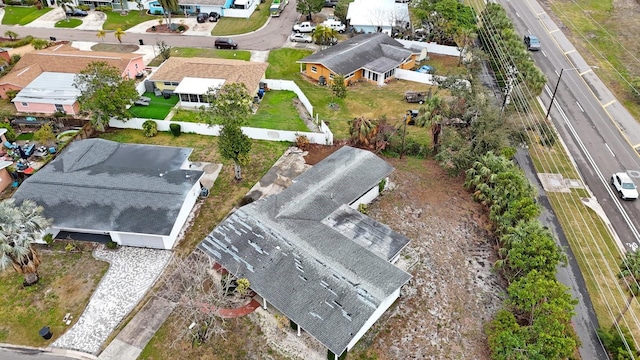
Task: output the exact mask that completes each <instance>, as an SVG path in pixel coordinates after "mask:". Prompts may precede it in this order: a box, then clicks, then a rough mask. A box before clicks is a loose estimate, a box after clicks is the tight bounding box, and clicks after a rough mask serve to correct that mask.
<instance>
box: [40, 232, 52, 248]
mask: <svg viewBox="0 0 640 360" xmlns="http://www.w3.org/2000/svg"><path fill="white" fill-rule="evenodd" d="M42 240H43V241H44V242H46V243H47V246H51V245H52V244H53V235H51V234H46V235H45V236H43V237H42Z"/></svg>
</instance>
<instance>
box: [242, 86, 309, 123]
mask: <svg viewBox="0 0 640 360" xmlns="http://www.w3.org/2000/svg"><path fill="white" fill-rule="evenodd" d="M297 98H298V96H297V95H296V94H295V93H294V92H293V91H268V92H266V93H265V94H264V97H263V98H262V102H261V103H260V107H259V108H258V112H257V113H256V114H255V115H253V116H252V117H251V118H250V119H249V126H251V127H255V128H261V129H275V130H291V131H309V128H307V126H306V125H305V123H304V121H302V120H301V119H300V115H299V114H298V111H297V110H296V108H295V106H293V100H294V99H297Z"/></svg>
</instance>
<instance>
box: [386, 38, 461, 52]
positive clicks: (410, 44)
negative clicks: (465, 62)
mask: <svg viewBox="0 0 640 360" xmlns="http://www.w3.org/2000/svg"><path fill="white" fill-rule="evenodd" d="M396 40H397V41H398V42H400V43H401V44H402V45H403V46H404V47H406V48H414V49H416V48H417V49H423V48H426V49H427V52H430V53H434V54H440V55H449V56H460V50H458V48H457V47H455V46H448V45H440V44H436V43H431V42H423V41H413V40H402V39H396Z"/></svg>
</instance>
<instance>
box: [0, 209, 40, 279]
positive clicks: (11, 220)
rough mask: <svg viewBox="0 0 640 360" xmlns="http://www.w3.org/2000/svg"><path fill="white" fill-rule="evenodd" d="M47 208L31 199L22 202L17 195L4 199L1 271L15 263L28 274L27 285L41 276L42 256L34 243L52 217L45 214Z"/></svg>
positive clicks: (0, 230)
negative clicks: (44, 209)
mask: <svg viewBox="0 0 640 360" xmlns="http://www.w3.org/2000/svg"><path fill="white" fill-rule="evenodd" d="M42 211H43V208H42V207H41V206H37V205H36V203H34V202H33V201H30V200H25V201H23V202H22V204H20V205H19V206H18V205H16V204H15V200H14V199H8V200H4V201H2V202H0V271H3V270H5V269H7V268H8V267H10V266H11V267H13V269H14V270H15V271H16V272H18V273H19V274H22V275H24V285H26V286H29V285H33V284H35V283H36V282H38V280H39V276H38V266H39V265H40V256H39V255H38V252H37V251H36V249H35V248H34V247H33V243H34V242H35V241H36V240H38V238H39V237H40V236H41V235H42V232H43V231H44V230H45V229H46V228H48V227H49V225H51V220H49V219H46V218H45V217H44V216H42Z"/></svg>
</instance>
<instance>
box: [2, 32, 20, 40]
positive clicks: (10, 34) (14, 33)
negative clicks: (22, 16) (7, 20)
mask: <svg viewBox="0 0 640 360" xmlns="http://www.w3.org/2000/svg"><path fill="white" fill-rule="evenodd" d="M4 36H6V37H8V38H9V39H10V40H11V41H14V40H15V39H16V38H17V37H18V33H16V32H13V31H11V30H7V31H5V32H4Z"/></svg>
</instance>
